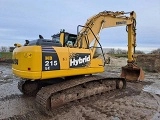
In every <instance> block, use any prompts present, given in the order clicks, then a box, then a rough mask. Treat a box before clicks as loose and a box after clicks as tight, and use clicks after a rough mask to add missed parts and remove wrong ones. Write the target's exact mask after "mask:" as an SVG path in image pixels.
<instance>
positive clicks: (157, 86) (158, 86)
mask: <svg viewBox="0 0 160 120" xmlns="http://www.w3.org/2000/svg"><path fill="white" fill-rule="evenodd" d="M143 91H145V92H150V93H154V94H159V95H160V83H159V82H157V83H153V84H151V85H149V86H148V85H147V86H144V88H143Z"/></svg>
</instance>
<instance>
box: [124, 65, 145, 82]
mask: <svg viewBox="0 0 160 120" xmlns="http://www.w3.org/2000/svg"><path fill="white" fill-rule="evenodd" d="M121 77H122V78H125V79H126V80H127V81H143V80H144V71H143V70H142V68H140V67H138V66H137V65H135V64H134V63H128V64H127V65H126V66H124V67H122V72H121Z"/></svg>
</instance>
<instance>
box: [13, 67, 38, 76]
mask: <svg viewBox="0 0 160 120" xmlns="http://www.w3.org/2000/svg"><path fill="white" fill-rule="evenodd" d="M12 72H13V74H15V75H16V76H18V77H21V78H27V79H41V71H39V72H33V71H22V70H16V69H14V68H12Z"/></svg>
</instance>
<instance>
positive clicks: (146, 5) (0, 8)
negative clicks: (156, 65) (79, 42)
mask: <svg viewBox="0 0 160 120" xmlns="http://www.w3.org/2000/svg"><path fill="white" fill-rule="evenodd" d="M104 10H107V11H125V12H130V11H135V12H136V14H137V49H143V50H144V49H145V50H150V49H156V48H160V22H159V21H160V0H152V1H151V0H94V1H92V0H63V1H62V0H61V1H60V0H0V46H13V44H14V43H20V44H24V40H25V39H29V40H33V39H37V38H38V35H39V34H41V35H43V36H44V38H51V35H53V34H56V33H58V32H59V31H60V29H65V30H66V31H67V32H70V33H76V31H77V25H84V24H85V22H86V21H87V19H88V18H90V17H91V16H93V15H95V14H98V13H99V12H102V11H104ZM100 37H101V39H100V42H101V44H102V46H103V47H109V48H110V47H111V48H113V47H115V48H117V47H118V48H127V33H126V31H125V27H115V28H107V29H104V30H103V31H102V32H101V36H100Z"/></svg>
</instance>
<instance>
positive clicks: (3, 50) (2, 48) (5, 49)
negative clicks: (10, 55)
mask: <svg viewBox="0 0 160 120" xmlns="http://www.w3.org/2000/svg"><path fill="white" fill-rule="evenodd" d="M7 50H8V48H7V47H5V46H1V48H0V52H7Z"/></svg>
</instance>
